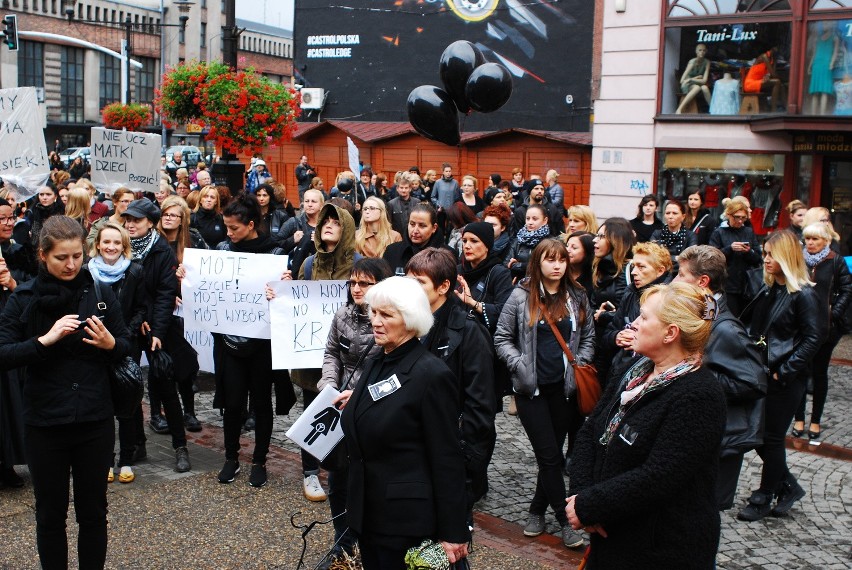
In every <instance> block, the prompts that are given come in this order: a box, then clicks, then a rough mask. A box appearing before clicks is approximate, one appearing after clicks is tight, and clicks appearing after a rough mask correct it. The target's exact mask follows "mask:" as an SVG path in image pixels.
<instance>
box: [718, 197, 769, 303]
mask: <svg viewBox="0 0 852 570" xmlns="http://www.w3.org/2000/svg"><path fill="white" fill-rule="evenodd" d="M725 217H726V218H727V219H728V226H727V227H722V226H720V227H718V228H716V229H715V230H714V231H713V235H711V236H710V245H712V246H713V247H715V248H718V249H720V250H722V253H724V254H725V259H727V261H728V280H727V281H726V282H725V296H726V298H727V300H728V308H729V309H730V310H731V313H733V314H734V315H736V316H740V313H741V312H742V310H743V307H744V302H743V301H744V294H745V292H746V284H747V281H748V280H747V278H746V272H747V271H748V270H749V269H754V268H755V267H758V266H759V265H760V245H758V243H757V239H756V238H755V237H754V231H753V230H752V229H751V228H750V227H748V226H746V225H745V223H746V220H748V219H749V213H748V206H747V205H746V204H745V203H743V202H741V201H739V200H731V201H730V202H728V203H727V205H726V206H725Z"/></svg>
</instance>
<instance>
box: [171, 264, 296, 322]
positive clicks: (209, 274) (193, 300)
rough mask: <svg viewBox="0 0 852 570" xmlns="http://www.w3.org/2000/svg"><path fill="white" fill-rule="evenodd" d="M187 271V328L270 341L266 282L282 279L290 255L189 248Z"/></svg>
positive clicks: (185, 282)
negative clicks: (268, 339)
mask: <svg viewBox="0 0 852 570" xmlns="http://www.w3.org/2000/svg"><path fill="white" fill-rule="evenodd" d="M183 266H184V268H185V269H186V277H184V278H183V282H182V287H181V290H182V292H183V306H184V307H183V311H184V313H183V314H184V322H185V323H186V328H187V329H190V330H195V329H197V330H204V331H208V332H217V333H222V334H231V335H237V336H244V337H248V338H269V302H268V301H267V300H266V294H265V288H266V283H267V282H269V281H277V280H279V279H280V278H281V274H282V273H283V272H284V270H285V269H286V268H287V256H286V255H270V254H260V253H239V252H235V251H217V250H208V249H192V248H188V249H185V250H184V252H183Z"/></svg>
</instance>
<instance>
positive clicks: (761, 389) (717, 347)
mask: <svg viewBox="0 0 852 570" xmlns="http://www.w3.org/2000/svg"><path fill="white" fill-rule="evenodd" d="M718 302H719V310H718V313H717V315H718V316H717V317H716V320H715V321H714V322H713V328H712V329H711V332H710V340H708V341H707V346H706V347H705V349H704V357H703V363H704V365H705V366H706V367H707V368H708V369H709V370H710V372H712V373H713V376H714V377H715V378H716V380H717V381H718V382H719V385H720V386H721V387H722V390H723V391H724V392H725V398H726V400H727V414H726V420H725V434H724V435H723V436H722V448H721V450H720V455H721V456H722V457H725V456H728V455H735V454H738V453H744V452H746V451H749V450H751V449H754V448H756V447H758V446H759V445H761V444H762V443H763V410H764V406H763V397H764V396H765V395H766V387H767V386H766V383H767V377H766V369H765V368H764V367H763V362H762V357H761V355H760V352H759V351H758V349H757V347H756V346H755V344H754V342H752V341H751V339H749V337H748V334H746V331H745V328H744V327H743V325H742V323H741V322H740V321H739V320H738V319H737V318H736V317H735V316H734V315H733V314H731V312H730V311H729V310H728V304H727V303H726V302H725V296H724V295H722V297H721V298H720V299H719V301H718Z"/></svg>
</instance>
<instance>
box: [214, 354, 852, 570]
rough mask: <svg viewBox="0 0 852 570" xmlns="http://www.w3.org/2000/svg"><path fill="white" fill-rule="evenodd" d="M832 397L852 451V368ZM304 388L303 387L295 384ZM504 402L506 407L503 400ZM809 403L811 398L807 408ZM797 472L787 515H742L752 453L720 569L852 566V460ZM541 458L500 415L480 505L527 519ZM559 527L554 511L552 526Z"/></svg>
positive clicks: (799, 460)
mask: <svg viewBox="0 0 852 570" xmlns="http://www.w3.org/2000/svg"><path fill="white" fill-rule="evenodd" d="M829 375H830V387H829V396H828V402H827V404H826V408H825V412H824V414H823V423H822V429H823V433H824V434H825V435H824V437H823V441H824V442H825V443H827V444H833V445H837V446H841V447H845V448H848V449H852V416H850V413H849V410H852V367H850V366H834V365H833V366H832V367H831V368H830V370H829ZM297 390H298V389H297ZM211 401H212V394H210V393H202V394H199V403H198V405H197V409H198V410H205V411H203V412H201V413H200V415H199V419H201V420H202V421H204V422H209V423H212V424H215V425H221V418H220V417H219V413H218V411H215V410H211V409H210V407H209V406H210V402H211ZM504 408H505V406H504ZM809 411H810V404H808V412H809ZM300 412H301V403H299V404H297V406H296V407H295V408H294V409H293V410H292V411H291V412H290V415H289V416H280V417H276V420H275V430H274V433H273V444H274V445H278V446H280V447H282V448H284V449H287V450H290V451H293V452H298V447H297V446H296V445H295V444H294V443H292V442H291V441H290V440H288V439H287V438H286V437H285V436H284V432H285V431H286V430H287V429H288V428H289V427H290V425H291V424H292V422H293V420H294V419H295V418H297V417H298V415H299V413H300ZM788 462H789V465H790V469H791V471H792V472H793V473H794V474H795V475H796V476H797V477H799V480H800V482H801V483H802V486H803V487H805V489H806V491H807V492H808V495H807V496H806V497H805V498H804V499H803V500H802V501H801V502H800V503H799V504H798V505H797V506H796V507H795V508H794V509H793V510H792V512H791V515H790V516H789V517H786V518H768V519H765V520H763V521H760V522H757V523H744V522H741V521H738V520H736V512H737V509H739V507H740V506H742V505H743V504H744V503H745V500H746V499H747V498H748V496H749V494H750V493H751V490H752V489H756V488H757V487H758V486H759V480H760V466H761V460H760V458H759V457H757V455H756V454H754V453H750V454H748V455H747V456H746V460H745V463H744V465H743V472H742V474H741V476H740V484H739V489H738V492H737V501H736V503H735V507H734V508H733V509H731V510H729V511H727V512H724V513H722V539H721V544H720V547H719V554H718V556H717V562H718V567H719V568H721V569H741V568H749V569H756V570H759V569H767V570H768V569H781V568H784V569H792V568H803V569H811V568H812V569H817V568H818V569H821V570H822V569H824V570H834V569H837V570H840V569H844V570H845V569H849V568H852V530H850V529H852V462H850V461H843V460H837V459H828V458H825V457H820V456H818V455H815V454H813V453H807V452H801V451H788ZM535 472H536V465H535V457H534V455H533V453H532V449H531V448H530V445H529V441H528V440H527V437H526V434H525V433H524V431H523V428H522V427H521V423H520V421H519V420H518V419H517V417H512V416H509V415H508V414H506V413H505V412H504V413H500V414H498V415H497V448H496V450H495V453H494V459H493V461H492V463H491V467H490V470H489V474H490V485H491V488H490V491H489V493H488V495H487V497H486V498H484V499H483V500H482V501H480V502H479V503H478V504H477V509H478V510H480V511H482V512H484V513H487V514H489V515H492V516H495V517H499V518H501V519H503V520H507V521H511V522H513V523H517V524H521V525H523V524H524V523H525V522H526V516H527V506H528V502H529V500H530V499H531V498H532V495H533V490H534V478H535ZM547 530H548V531H549V532H551V533H554V534H555V533H557V532H558V530H559V527H558V525H557V524H556V519H555V518H553V515H552V513H550V514H549V515H548V529H547Z"/></svg>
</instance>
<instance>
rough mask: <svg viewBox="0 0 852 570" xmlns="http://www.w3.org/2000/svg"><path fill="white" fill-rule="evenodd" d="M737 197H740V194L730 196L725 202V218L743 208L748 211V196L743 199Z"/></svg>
mask: <svg viewBox="0 0 852 570" xmlns="http://www.w3.org/2000/svg"><path fill="white" fill-rule="evenodd" d="M739 198H742V196H736V197H735V198H731V199H730V200H728V201H727V202H726V203H725V217H726V218H730V217H731V216H733V215H734V214H736V213H737V212H740V211H742V210H745V211H746V213H748V208H749V205H748V198H744V199H743V200H740V199H739ZM744 202H745V203H744Z"/></svg>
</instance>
